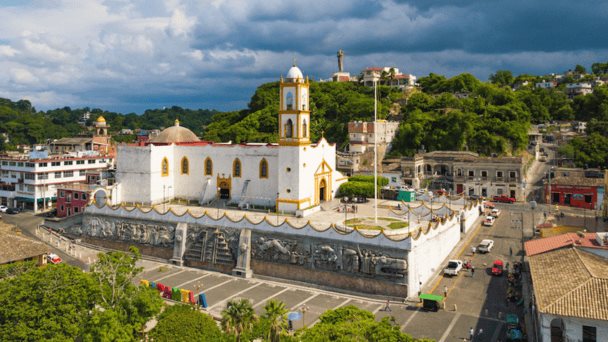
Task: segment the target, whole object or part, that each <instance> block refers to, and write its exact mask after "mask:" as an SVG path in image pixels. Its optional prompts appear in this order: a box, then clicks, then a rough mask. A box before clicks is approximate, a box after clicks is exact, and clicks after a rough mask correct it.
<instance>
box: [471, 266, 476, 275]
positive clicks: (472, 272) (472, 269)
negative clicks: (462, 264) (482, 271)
mask: <svg viewBox="0 0 608 342" xmlns="http://www.w3.org/2000/svg"><path fill="white" fill-rule="evenodd" d="M474 275H475V266H473V265H471V277H473V276H474Z"/></svg>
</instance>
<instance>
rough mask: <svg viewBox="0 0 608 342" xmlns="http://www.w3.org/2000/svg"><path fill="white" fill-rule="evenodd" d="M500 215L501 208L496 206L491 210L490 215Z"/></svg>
mask: <svg viewBox="0 0 608 342" xmlns="http://www.w3.org/2000/svg"><path fill="white" fill-rule="evenodd" d="M499 215H500V210H499V209H496V208H494V209H492V211H491V212H490V216H494V217H498V216H499Z"/></svg>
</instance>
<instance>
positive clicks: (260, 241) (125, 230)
mask: <svg viewBox="0 0 608 342" xmlns="http://www.w3.org/2000/svg"><path fill="white" fill-rule="evenodd" d="M66 233H68V234H69V235H72V236H74V237H80V238H83V239H86V240H88V241H91V242H94V243H97V244H101V245H104V246H106V247H111V248H115V249H126V248H128V246H129V245H136V246H138V247H139V248H140V250H141V251H142V253H143V254H149V255H152V256H157V257H167V256H169V258H171V261H173V262H175V263H178V264H182V265H183V264H185V265H188V266H194V267H202V268H210V269H214V270H219V271H222V272H226V273H228V272H231V271H232V273H234V274H238V275H246V276H250V275H251V271H252V272H253V274H260V275H267V276H273V277H279V278H285V279H291V280H297V281H306V282H310V283H315V284H317V285H324V286H331V287H337V288H344V289H348V290H354V291H361V292H369V293H378V294H392V295H398V296H405V295H407V291H406V289H407V280H408V279H407V278H408V262H407V260H408V259H407V257H408V255H407V251H405V250H398V249H391V248H384V247H380V246H373V245H365V244H359V243H352V242H349V241H340V240H335V239H322V238H317V237H306V236H296V235H289V234H282V233H271V232H264V231H256V230H253V229H251V228H230V227H219V226H216V227H211V226H203V225H199V224H193V223H190V224H186V223H178V224H175V223H167V222H159V221H146V220H140V219H126V218H120V217H113V216H106V215H84V217H83V222H82V225H81V226H74V227H71V228H69V229H68V230H67V231H66ZM250 265H251V267H250ZM235 270H236V271H235ZM303 276H304V277H303Z"/></svg>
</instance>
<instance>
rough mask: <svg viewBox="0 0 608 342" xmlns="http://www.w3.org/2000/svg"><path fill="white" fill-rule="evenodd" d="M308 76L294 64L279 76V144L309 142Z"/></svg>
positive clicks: (294, 144) (305, 143)
mask: <svg viewBox="0 0 608 342" xmlns="http://www.w3.org/2000/svg"><path fill="white" fill-rule="evenodd" d="M309 85H310V83H309V81H308V77H306V78H304V76H303V74H302V71H301V70H300V68H298V67H297V66H296V64H295V61H294V64H293V66H292V67H291V68H290V69H289V71H288V72H287V76H286V77H285V79H283V77H281V82H280V89H281V103H280V106H279V145H283V146H301V145H308V144H310V108H309V102H308V96H309Z"/></svg>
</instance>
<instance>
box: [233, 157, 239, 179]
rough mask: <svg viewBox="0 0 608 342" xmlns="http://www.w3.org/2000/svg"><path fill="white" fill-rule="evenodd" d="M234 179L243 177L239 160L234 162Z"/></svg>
mask: <svg viewBox="0 0 608 342" xmlns="http://www.w3.org/2000/svg"><path fill="white" fill-rule="evenodd" d="M232 177H235V178H236V177H241V161H240V160H239V158H236V159H235V160H234V161H233V162H232Z"/></svg>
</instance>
